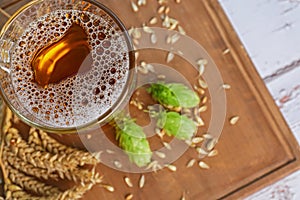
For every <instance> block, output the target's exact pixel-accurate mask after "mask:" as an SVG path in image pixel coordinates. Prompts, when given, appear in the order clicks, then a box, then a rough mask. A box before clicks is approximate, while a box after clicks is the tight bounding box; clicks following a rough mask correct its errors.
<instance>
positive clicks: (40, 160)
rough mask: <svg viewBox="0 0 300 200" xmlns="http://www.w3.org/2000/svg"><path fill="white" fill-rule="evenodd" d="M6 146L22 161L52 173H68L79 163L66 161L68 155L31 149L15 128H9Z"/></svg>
mask: <svg viewBox="0 0 300 200" xmlns="http://www.w3.org/2000/svg"><path fill="white" fill-rule="evenodd" d="M5 141H6V145H7V146H8V147H9V148H10V150H11V151H12V152H13V153H14V154H15V155H16V156H18V157H19V158H21V159H22V160H24V161H26V162H28V163H30V164H32V165H33V166H35V167H40V168H43V169H47V170H48V171H49V172H52V171H67V170H68V169H73V168H75V167H76V166H77V163H74V162H71V161H70V160H68V159H66V155H59V154H54V155H53V154H51V153H49V152H45V151H39V150H37V149H36V148H35V147H31V146H30V145H28V144H27V143H26V141H25V140H23V139H22V138H21V136H20V134H19V131H18V130H17V129H15V128H9V129H8V133H7V134H6V136H5Z"/></svg>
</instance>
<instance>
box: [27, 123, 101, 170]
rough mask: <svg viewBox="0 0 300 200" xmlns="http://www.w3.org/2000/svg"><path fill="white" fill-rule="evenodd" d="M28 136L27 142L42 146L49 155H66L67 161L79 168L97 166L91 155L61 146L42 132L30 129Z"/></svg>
mask: <svg viewBox="0 0 300 200" xmlns="http://www.w3.org/2000/svg"><path fill="white" fill-rule="evenodd" d="M29 134H30V139H31V141H29V142H33V143H35V144H36V145H40V146H42V147H43V148H44V149H45V150H46V151H48V152H50V153H53V154H67V155H68V156H67V159H68V160H72V162H76V163H77V164H78V165H80V166H83V165H85V164H91V165H95V164H97V159H96V158H95V157H94V156H93V155H92V154H91V153H89V152H85V151H81V150H78V149H76V148H72V147H69V146H66V145H63V144H61V143H59V142H57V141H56V140H55V139H53V138H52V137H50V136H49V135H48V134H47V133H46V132H44V131H42V130H39V131H37V130H35V129H31V130H30V132H29Z"/></svg>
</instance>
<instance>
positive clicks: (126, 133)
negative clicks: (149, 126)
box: [114, 117, 152, 167]
mask: <svg viewBox="0 0 300 200" xmlns="http://www.w3.org/2000/svg"><path fill="white" fill-rule="evenodd" d="M115 122H116V123H115V124H114V127H115V129H116V139H117V140H118V141H119V146H120V147H121V148H122V149H123V150H124V151H125V152H126V154H127V155H128V156H129V159H130V161H131V162H133V163H135V164H136V165H137V166H139V167H143V166H146V165H147V164H149V163H150V162H151V157H152V152H151V149H150V145H149V142H148V140H147V139H146V135H145V133H144V132H143V129H142V128H141V127H140V126H138V125H137V124H136V123H135V122H134V120H133V119H131V118H130V117H117V118H116V119H115Z"/></svg>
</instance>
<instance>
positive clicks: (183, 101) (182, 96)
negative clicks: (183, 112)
mask: <svg viewBox="0 0 300 200" xmlns="http://www.w3.org/2000/svg"><path fill="white" fill-rule="evenodd" d="M148 92H149V93H150V94H151V95H152V97H153V99H154V100H156V101H158V102H159V103H160V104H162V105H164V106H165V105H167V106H174V107H181V108H193V107H196V106H197V105H198V104H199V103H200V99H199V96H198V95H197V94H196V93H195V92H194V91H193V90H191V89H189V88H188V87H187V86H185V85H183V84H181V83H169V84H165V83H154V84H151V86H150V87H149V88H148Z"/></svg>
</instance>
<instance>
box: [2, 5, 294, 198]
mask: <svg viewBox="0 0 300 200" xmlns="http://www.w3.org/2000/svg"><path fill="white" fill-rule="evenodd" d="M9 2H10V1H3V4H2V2H1V3H0V6H1V7H2V5H3V6H4V7H5V10H7V11H8V12H10V13H11V12H14V10H15V9H16V8H18V7H20V5H21V4H24V3H25V2H27V1H19V2H18V3H9ZM101 2H102V3H103V4H105V5H106V6H107V7H109V8H110V9H112V10H113V11H114V12H115V13H116V14H117V15H118V16H119V17H120V19H121V20H122V21H123V22H124V24H125V25H126V27H128V28H129V27H131V26H135V27H140V26H141V24H142V23H143V22H146V21H148V20H149V19H150V18H151V17H153V16H155V15H156V10H157V7H158V5H157V2H156V1H155V0H151V1H150V0H149V1H148V4H147V5H146V6H143V7H141V8H140V10H139V12H137V13H134V12H132V9H131V7H130V2H129V1H124V0H102V1H101ZM169 2H170V3H169V4H170V10H171V12H170V14H169V15H170V16H172V17H175V18H176V19H178V20H179V21H180V24H181V26H183V27H184V29H185V30H186V32H187V34H188V35H189V36H190V37H192V38H193V39H194V40H196V41H197V42H198V43H200V44H201V45H202V46H203V47H204V48H205V49H206V50H207V52H208V53H209V55H210V56H211V57H212V59H213V60H214V61H215V63H216V65H217V66H218V68H219V70H220V72H221V75H222V77H223V80H224V82H226V83H228V84H230V85H231V89H230V90H229V91H227V93H226V95H227V120H226V122H225V126H224V129H223V132H222V135H221V137H220V140H219V143H218V144H217V146H216V149H217V150H218V151H219V155H218V156H216V157H213V158H206V159H205V162H206V163H208V164H209V165H210V167H211V168H210V169H209V170H203V169H200V168H199V167H198V166H196V165H195V166H193V167H192V168H186V163H187V162H188V160H189V159H190V158H192V157H195V152H194V151H192V150H188V151H187V152H185V154H184V155H183V156H182V157H181V158H180V159H178V160H177V161H176V162H175V163H173V164H174V165H176V166H177V171H176V172H171V171H170V170H168V169H163V170H160V171H158V172H157V173H146V174H145V177H146V184H145V187H144V188H142V189H139V188H138V186H137V183H138V179H139V177H140V174H130V173H123V172H120V171H117V170H114V169H111V168H109V167H106V166H105V165H101V164H100V165H99V166H98V167H97V171H98V172H99V173H101V174H103V175H104V177H105V181H106V183H108V184H110V185H113V186H114V187H115V189H116V190H115V192H113V193H110V192H108V191H106V190H104V189H103V188H101V187H94V188H93V189H92V190H91V191H90V192H88V193H87V194H86V195H85V197H84V199H89V200H92V199H112V200H113V199H124V196H125V195H126V194H128V193H132V194H133V195H134V199H145V200H147V199H149V200H150V199H170V200H173V199H174V200H175V199H180V197H181V196H182V194H183V193H185V195H186V199H193V200H199V199H203V200H209V199H239V198H243V197H245V196H247V195H249V194H251V193H253V192H255V191H257V190H259V189H261V188H263V187H264V186H266V185H268V184H270V183H272V182H274V181H276V180H278V179H280V178H282V177H284V176H285V175H287V174H289V173H291V172H293V171H295V170H296V169H298V168H299V167H298V166H300V165H299V155H300V154H299V149H298V144H297V142H296V140H295V139H294V137H293V135H292V133H291V132H290V130H289V129H288V127H287V125H286V123H285V121H284V119H283V117H282V115H281V113H280V111H279V110H278V108H277V106H276V105H275V103H274V101H273V99H272V98H271V96H270V94H269V92H268V90H267V89H266V87H265V85H264V83H263V81H262V80H261V79H260V77H259V75H258V73H257V72H256V70H255V67H254V66H253V63H252V62H251V60H250V58H249V57H248V55H247V53H246V51H245V49H244V47H243V46H242V44H241V42H240V40H239V39H238V37H237V35H236V33H235V32H234V30H233V28H232V26H231V24H230V23H229V21H228V19H227V17H226V15H225V14H224V12H223V10H222V8H221V6H220V5H219V3H218V2H217V0H202V1H199V0H189V1H182V3H180V4H176V3H175V2H174V1H170V0H169ZM0 19H1V20H2V21H3V19H4V18H3V16H1V18H0ZM226 49H229V50H230V51H229V52H228V51H227V53H224V51H225V50H226ZM225 52H226V51H225ZM166 55H167V52H158V53H157V52H156V53H147V52H146V53H145V54H144V55H143V57H142V58H143V59H145V60H147V61H149V60H150V61H156V62H158V63H165V58H166ZM169 66H172V67H173V68H174V69H177V70H180V69H181V70H182V69H184V70H183V71H186V72H185V74H184V75H185V76H186V78H188V80H191V82H193V80H194V79H195V74H193V73H192V72H191V71H189V70H185V69H189V66H188V64H187V63H185V62H184V61H182V60H181V59H179V58H177V57H176V58H175V60H174V61H172V62H171V63H170V64H169ZM185 67H186V68H185ZM234 115H238V116H240V121H239V122H238V123H237V124H236V125H235V126H232V125H230V124H229V122H228V119H229V118H230V117H231V116H234ZM209 117H210V115H209V112H208V114H206V115H205V120H208V121H209ZM109 131H111V129H108V132H109ZM125 176H128V177H130V178H131V179H132V182H133V183H134V187H133V188H129V187H127V186H126V185H125V184H124V180H123V178H124V177H125Z"/></svg>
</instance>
